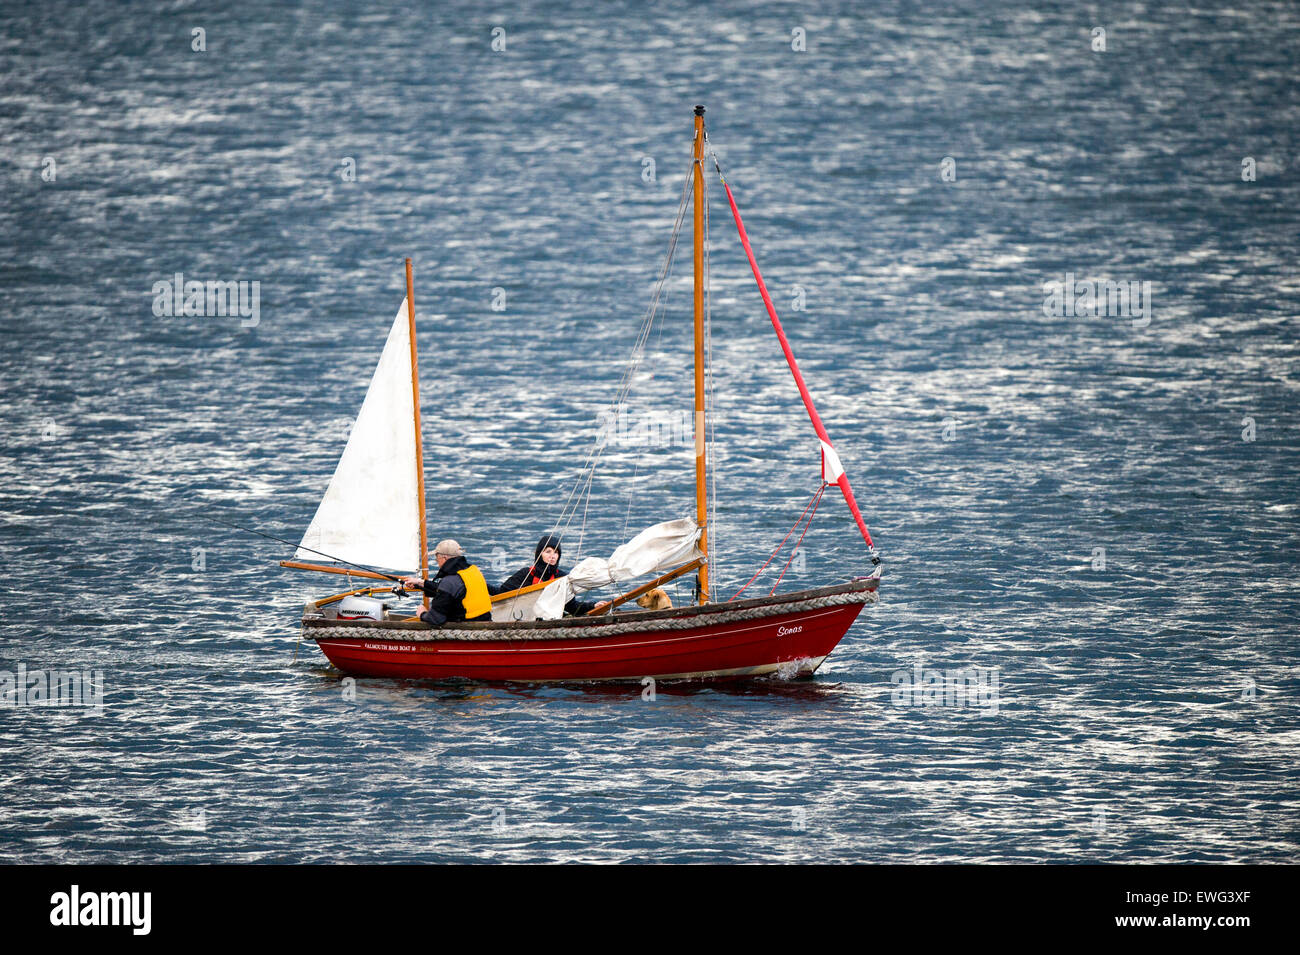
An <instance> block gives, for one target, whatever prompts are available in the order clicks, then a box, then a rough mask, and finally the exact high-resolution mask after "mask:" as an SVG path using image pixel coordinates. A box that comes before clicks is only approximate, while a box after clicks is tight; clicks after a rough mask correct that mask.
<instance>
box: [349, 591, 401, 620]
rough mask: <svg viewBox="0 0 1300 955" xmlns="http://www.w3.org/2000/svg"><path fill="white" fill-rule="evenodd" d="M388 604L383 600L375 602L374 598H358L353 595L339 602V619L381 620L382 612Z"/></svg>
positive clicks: (382, 617)
mask: <svg viewBox="0 0 1300 955" xmlns="http://www.w3.org/2000/svg"><path fill="white" fill-rule="evenodd" d="M388 607H389V604H388V603H387V602H386V601H383V600H376V599H375V598H374V597H359V596H356V595H353V596H351V597H344V598H343V599H342V600H341V601H340V602H339V619H340V620H383V619H384V611H385V610H387V609H388Z"/></svg>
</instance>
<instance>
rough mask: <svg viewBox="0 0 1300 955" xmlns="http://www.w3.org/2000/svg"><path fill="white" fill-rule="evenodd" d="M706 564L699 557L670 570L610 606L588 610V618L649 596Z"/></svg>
mask: <svg viewBox="0 0 1300 955" xmlns="http://www.w3.org/2000/svg"><path fill="white" fill-rule="evenodd" d="M704 564H705V561H704V558H703V557H697V558H695V559H694V560H693V561H691V562H690V563H689V564H682V566H680V567H678V568H676V569H675V570H670V571H668V573H666V574H664V575H663V576H661V577H656V578H655V579H654V580H652V581H650V582H649V583H648V584H642V585H641V586H640V587H638V588H636V590H629V591H628V592H627V593H625V594H623V595H622V596H621V597H615V598H614V599H613V600H611V601H610V602H609V603H608V604H606V605H605V606H603V607H599V608H597V609H595V610H588V611H587V616H588V617H594V616H596V615H597V614H602V613H609V612H610V611H611V610H613V609H614V608H615V607H617V606H618V605H619V604H624V603H627V602H628V601H629V600H636V598H637V597H640V596H641V595H642V594H648V593H649V592H650V591H652V590H654V589H655V588H656V587H658V586H660V585H661V584H666V583H668V582H669V581H670V580H676V579H677V578H678V577H681V576H682V575H683V574H689V573H690V572H691V571H693V570H696V569H698V568H701V567H703V566H704Z"/></svg>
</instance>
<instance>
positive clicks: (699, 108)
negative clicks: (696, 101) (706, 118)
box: [695, 106, 704, 116]
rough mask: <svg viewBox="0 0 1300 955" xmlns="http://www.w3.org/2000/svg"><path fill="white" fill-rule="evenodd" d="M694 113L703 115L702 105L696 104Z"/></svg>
mask: <svg viewBox="0 0 1300 955" xmlns="http://www.w3.org/2000/svg"><path fill="white" fill-rule="evenodd" d="M695 115H696V116H703V115H704V107H703V106H696V107H695Z"/></svg>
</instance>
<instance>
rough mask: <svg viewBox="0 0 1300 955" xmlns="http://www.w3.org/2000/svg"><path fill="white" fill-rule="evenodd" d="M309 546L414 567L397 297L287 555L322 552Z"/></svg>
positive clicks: (410, 450)
mask: <svg viewBox="0 0 1300 955" xmlns="http://www.w3.org/2000/svg"><path fill="white" fill-rule="evenodd" d="M308 548H310V549H308ZM314 551H322V552H323V553H325V554H329V555H330V556H331V557H333V558H337V559H339V560H343V561H348V562H350V563H353V564H362V565H366V566H372V567H383V568H387V569H390V570H404V571H408V572H409V571H415V570H418V569H419V566H420V504H419V491H418V487H417V484H416V466H415V405H414V400H413V397H412V393H411V338H410V331H409V325H408V320H407V315H406V300H405V299H403V300H402V307H401V308H400V309H398V311H397V318H395V319H394V320H393V327H392V329H391V330H390V331H389V333H388V341H387V342H385V343H384V352H383V354H382V355H380V357H379V366H378V367H377V368H376V369H375V376H374V378H373V379H371V381H370V390H369V391H367V392H366V398H365V401H364V402H362V404H361V411H360V412H359V413H358V414H357V420H356V423H355V424H353V426H352V434H351V435H350V436H349V437H348V444H347V447H346V448H344V449H343V457H342V458H340V459H339V464H338V467H337V468H335V470H334V477H333V478H331V479H330V484H329V488H328V489H327V490H326V491H325V497H324V499H323V500H322V501H321V502H320V507H319V508H317V509H316V516H315V517H314V518H312V522H311V526H310V527H308V528H307V533H306V534H304V535H303V538H302V544H301V545H300V547H299V549H298V552H297V553H296V554H295V555H294V557H295V558H296V559H297V560H311V561H316V562H318V563H319V562H320V561H322V560H325V559H327V558H323V557H322V555H321V554H319V553H314Z"/></svg>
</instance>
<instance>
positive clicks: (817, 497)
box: [727, 481, 829, 603]
mask: <svg viewBox="0 0 1300 955" xmlns="http://www.w3.org/2000/svg"><path fill="white" fill-rule="evenodd" d="M828 486H829V485H827V484H826V483H825V482H824V481H823V482H822V486H821V487H819V488H818V489H817V491H816V493H814V494H813V496H812V500H811V501H809V502H808V503H807V504H805V505H804V508H803V512H802V513H801V514H800V515H799V518H798V520H796V521H795V522H794V527H791V528H790V529H789V530H788V531H786V533H785V536H784V537H782V538H781V543H779V544H777V545H776V550H774V551H772V553H771V554H770V555H769V556H768V558H767V560H765V561H763V566H762V567H760V568H758V570H756V571H754V576H753V577H750V578H749V580H748V581H747V582H746V584H745V586H744V587H741V588H740V589H739V590H737V591H736V592H735V593H734V594H732V595H731V600H735V599H736V598H737V597H739V596H740V595H741V594H743V593H744V592H745V591H746V590H748V589H749V585H750V584H752V583H753V582H754V581H756V580H758V575H759V574H761V573H762V572H763V571H764V570H766V569H767V565H768V564H770V563H772V559H773V558H774V557H776V555H777V554H779V553H781V548H782V547H784V546H785V542H786V541H788V540H789V539H790V535H791V534H793V533H794V531H795V528H796V527H798V526H799V525H800V524H801V523H803V516H804V514H807V513H808V508H810V507H811V508H812V509H813V513H814V514H815V513H817V507H816V505H817V502H818V501H820V500H821V496H822V492H824V491H825V490H826V488H827V487H828ZM808 523H809V524H811V523H812V518H811V517H810V518H808ZM806 533H808V528H806V527H805V528H804V534H806ZM799 541H800V542H801V543H802V541H803V535H802V534H801V535H799ZM798 549H799V545H798V544H796V545H795V551H797V550H798ZM790 556H791V558H792V559H793V557H794V553H793V552H791V554H790ZM781 576H782V577H784V576H785V571H784V570H783V571H781ZM780 582H781V581H780V580H779V579H778V580H777V583H780ZM773 589H775V588H773ZM731 600H728V601H727V603H731Z"/></svg>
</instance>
